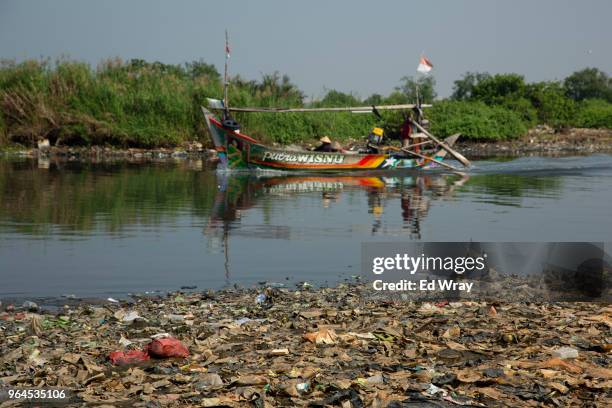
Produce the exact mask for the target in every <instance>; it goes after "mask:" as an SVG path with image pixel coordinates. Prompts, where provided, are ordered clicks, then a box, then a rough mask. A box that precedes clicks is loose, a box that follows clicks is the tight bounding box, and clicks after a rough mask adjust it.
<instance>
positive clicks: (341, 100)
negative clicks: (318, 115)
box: [318, 89, 361, 106]
mask: <svg viewBox="0 0 612 408" xmlns="http://www.w3.org/2000/svg"><path fill="white" fill-rule="evenodd" d="M318 105H320V106H358V105H361V101H360V100H359V99H358V98H357V97H356V96H355V95H353V94H347V93H344V92H340V91H336V90H335V89H330V90H328V91H327V94H325V96H324V97H323V99H321V101H320V102H319V103H318Z"/></svg>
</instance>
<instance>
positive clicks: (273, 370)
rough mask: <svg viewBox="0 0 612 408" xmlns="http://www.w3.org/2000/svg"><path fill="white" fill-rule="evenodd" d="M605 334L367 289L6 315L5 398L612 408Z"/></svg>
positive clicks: (184, 298) (175, 299)
mask: <svg viewBox="0 0 612 408" xmlns="http://www.w3.org/2000/svg"><path fill="white" fill-rule="evenodd" d="M258 295H264V296H265V297H264V298H263V301H262V302H261V303H258V302H256V301H254V300H255V299H257V297H258ZM24 307H25V306H24ZM493 310H495V312H492V311H493ZM169 316H181V317H182V318H181V319H179V318H169ZM611 330H612V307H610V306H607V305H602V304H595V303H578V302H574V303H570V302H567V303H535V302H515V303H503V302H496V303H495V306H492V305H491V304H488V303H486V302H478V301H474V300H470V301H462V300H461V299H453V301H450V302H449V301H439V302H437V303H429V302H415V301H399V300H389V299H385V298H379V297H374V296H371V292H369V291H368V288H367V287H366V286H365V285H363V284H351V285H349V284H341V285H338V286H337V287H333V288H320V289H310V290H304V288H303V287H302V286H300V287H299V289H298V290H290V289H287V288H282V287H266V288H265V290H262V289H261V288H259V289H258V290H244V289H235V288H233V289H226V290H222V291H218V292H215V293H211V292H203V293H197V292H194V293H174V294H168V295H166V296H162V295H158V296H143V297H136V301H135V302H133V303H130V304H128V303H127V302H124V301H116V302H110V301H109V302H104V305H103V306H99V305H89V304H81V305H78V306H75V307H65V308H62V309H61V310H59V311H57V312H56V313H55V314H53V313H50V312H49V311H45V310H44V309H43V310H42V311H38V312H37V313H31V312H29V311H23V310H15V308H14V307H8V308H5V310H4V311H3V312H2V319H0V336H2V338H3V341H2V342H0V386H4V387H7V386H10V387H43V386H44V387H64V388H68V389H71V390H73V391H74V394H75V398H76V399H75V402H74V404H73V406H77V405H78V406H82V405H104V404H106V405H115V406H151V407H153V406H172V407H174V406H184V405H194V406H230V407H241V406H248V405H251V406H259V407H268V406H269V407H271V406H307V405H308V404H310V405H312V406H329V407H366V406H367V407H370V406H373V407H395V406H397V407H399V406H448V407H450V406H461V405H469V406H498V405H505V406H548V405H551V406H572V405H574V406H579V405H584V404H588V405H591V406H610V405H611V403H612V400H611V397H610V395H611V394H610V393H611V391H612V369H610V363H611V358H610V352H611V351H612V346H611V343H610V334H611ZM69 406H72V405H69Z"/></svg>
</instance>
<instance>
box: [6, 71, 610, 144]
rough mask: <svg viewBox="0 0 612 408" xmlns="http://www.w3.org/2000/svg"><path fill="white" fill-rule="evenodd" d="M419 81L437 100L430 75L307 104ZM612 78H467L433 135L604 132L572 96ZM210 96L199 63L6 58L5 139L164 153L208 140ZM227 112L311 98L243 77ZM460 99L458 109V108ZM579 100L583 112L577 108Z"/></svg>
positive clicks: (275, 128)
mask: <svg viewBox="0 0 612 408" xmlns="http://www.w3.org/2000/svg"><path fill="white" fill-rule="evenodd" d="M417 85H418V88H419V93H420V95H421V97H422V98H421V99H422V101H423V102H424V103H431V102H432V101H433V99H434V98H435V97H436V93H435V79H434V77H432V76H419V77H418V78H416V77H403V78H402V79H401V83H400V86H398V87H397V88H396V89H395V90H394V91H393V92H392V93H391V94H389V95H387V96H383V95H379V94H373V95H371V96H370V97H368V98H367V99H366V100H364V101H361V100H360V98H359V97H357V96H356V95H354V94H352V93H344V92H340V91H337V90H333V89H332V90H329V91H328V92H327V93H326V95H325V97H324V98H323V99H322V100H320V101H317V102H314V103H311V104H310V105H309V106H326V107H327V106H329V107H331V106H353V105H381V104H404V103H412V102H415V101H416V89H417ZM611 89H612V85H611V82H610V78H609V77H608V76H607V75H606V74H605V73H603V72H601V71H599V70H596V69H594V68H589V69H586V70H583V71H579V72H576V73H574V74H572V75H571V76H570V77H568V78H567V79H566V80H565V81H564V82H563V84H561V83H560V82H540V83H532V84H526V83H525V80H524V78H523V77H522V76H520V75H517V74H499V75H493V76H491V75H489V74H486V73H471V72H468V73H466V74H465V75H464V76H463V78H462V79H460V80H457V81H455V87H454V92H453V96H452V99H453V101H454V102H442V103H439V104H438V103H436V107H435V108H434V109H433V110H432V111H431V115H430V114H429V113H428V112H426V115H430V116H431V119H432V125H433V130H434V131H435V132H440V133H441V134H442V135H446V134H451V133H455V132H462V133H463V134H465V135H467V136H468V137H473V138H489V139H506V138H511V137H516V136H518V135H520V134H522V133H524V132H525V131H526V129H527V128H528V127H531V126H533V125H535V124H537V123H546V124H549V125H551V126H554V127H556V128H560V127H565V126H570V125H576V124H578V125H579V126H589V127H590V126H593V127H609V126H610V125H609V123H610V122H609V107H608V105H606V104H605V103H604V102H602V101H601V100H600V101H596V102H592V101H588V102H584V103H579V104H577V103H576V102H574V101H573V100H572V99H570V98H568V96H567V95H569V96H571V98H574V99H576V100H582V99H584V98H588V97H591V96H593V95H595V96H597V97H599V98H600V99H602V100H605V99H607V100H611V98H612V92H611V91H610V90H611ZM207 97H211V98H222V97H223V84H222V81H221V75H220V74H219V71H218V70H217V69H216V68H215V66H214V65H211V64H208V63H206V62H204V61H201V60H200V61H193V62H190V63H186V64H183V65H173V64H164V63H161V62H147V61H144V60H138V59H134V60H130V61H128V62H122V61H121V60H118V59H110V60H106V61H102V62H101V63H100V64H99V65H98V66H97V67H96V68H95V69H92V68H91V67H90V66H89V65H87V64H84V63H81V62H75V61H68V60H59V61H57V62H55V63H51V62H50V61H49V60H40V61H24V62H21V63H15V62H12V61H0V144H5V143H23V144H27V145H35V144H36V142H37V140H38V139H40V138H48V139H49V140H50V142H51V143H52V144H59V145H62V144H65V145H88V144H98V145H116V146H123V147H128V146H140V147H158V146H174V145H179V144H181V143H183V142H185V141H187V140H193V139H198V138H203V139H204V140H205V141H207V140H208V138H207V135H206V130H205V129H204V121H203V120H202V115H201V112H200V105H202V104H204V103H205V101H206V98H207ZM229 99H230V105H232V106H260V107H301V106H304V99H305V97H304V93H303V92H302V91H301V90H300V89H299V88H298V87H297V86H296V85H295V84H294V83H292V82H291V80H290V79H289V77H288V76H286V75H281V74H279V73H278V72H274V73H272V74H266V75H263V76H262V78H261V79H260V80H246V79H243V78H241V77H240V76H238V75H236V76H234V77H232V78H231V80H230V87H229ZM459 102H461V103H459ZM577 105H579V106H577ZM383 114H384V116H385V118H386V122H387V125H386V126H384V127H385V129H386V132H391V133H392V131H393V129H392V127H393V125H395V127H397V126H399V124H400V123H401V115H400V114H399V113H397V112H396V113H393V112H384V113H383ZM236 116H237V119H238V120H239V121H240V122H241V123H242V127H243V129H244V130H245V132H246V133H247V134H252V135H253V136H255V137H257V138H260V139H262V140H264V141H267V142H281V143H296V142H301V141H305V140H314V139H315V138H318V137H320V136H322V135H328V136H330V137H331V138H334V139H339V140H343V139H347V138H349V137H352V138H354V137H358V138H359V137H362V136H365V135H366V134H367V133H368V132H369V130H370V129H371V128H372V127H373V126H383V125H384V124H383V123H381V121H379V120H377V119H376V118H375V117H374V116H373V115H354V114H350V113H313V114H293V115H287V114H282V115H281V114H279V115H271V114H242V115H236Z"/></svg>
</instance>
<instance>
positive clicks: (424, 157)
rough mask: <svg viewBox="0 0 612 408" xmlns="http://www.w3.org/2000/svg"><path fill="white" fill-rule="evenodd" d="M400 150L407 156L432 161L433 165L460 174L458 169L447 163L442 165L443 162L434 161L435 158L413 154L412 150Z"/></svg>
mask: <svg viewBox="0 0 612 408" xmlns="http://www.w3.org/2000/svg"><path fill="white" fill-rule="evenodd" d="M401 150H402V151H403V152H406V153H409V154H411V155H413V156H417V157H420V158H421V159H425V160H429V161H432V162H434V163H437V164H439V165H440V166H444V167H446V168H449V169H451V170H453V171H457V172H460V173H461V169H459V168H457V167H455V166H451V165H450V164H448V163H444V162H443V161H440V160H438V159H435V158H433V157H429V156H425V155H424V154H420V153H417V152H413V151H412V150H408V149H401Z"/></svg>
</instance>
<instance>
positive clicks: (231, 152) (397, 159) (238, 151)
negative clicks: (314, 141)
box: [202, 108, 445, 173]
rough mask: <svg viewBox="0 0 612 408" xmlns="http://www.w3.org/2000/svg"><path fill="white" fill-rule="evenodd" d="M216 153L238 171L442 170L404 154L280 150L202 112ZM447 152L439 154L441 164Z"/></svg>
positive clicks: (222, 160)
mask: <svg viewBox="0 0 612 408" xmlns="http://www.w3.org/2000/svg"><path fill="white" fill-rule="evenodd" d="M202 110H203V112H204V116H205V118H206V123H207V125H208V129H209V131H210V134H211V137H212V140H213V143H214V145H215V150H216V151H217V154H218V156H219V159H220V161H221V163H222V165H224V166H227V167H228V168H234V169H261V170H281V171H302V172H304V171H306V172H317V173H338V172H364V171H366V172H367V171H377V170H382V171H389V170H397V169H428V168H434V167H438V165H437V164H436V163H434V162H431V161H429V160H426V159H414V158H410V157H406V156H404V155H401V154H351V153H340V152H338V153H327V152H316V151H289V150H283V149H276V148H272V147H269V146H266V145H264V144H261V143H259V142H258V141H257V140H255V139H253V138H251V137H249V136H247V135H244V134H242V133H240V132H238V131H232V130H229V129H226V128H224V127H223V125H222V124H221V122H219V121H218V120H217V119H216V118H215V117H214V116H213V115H212V114H211V113H210V112H208V111H207V110H206V109H204V108H202ZM444 155H445V152H444V151H440V152H438V153H437V154H436V156H435V158H436V159H437V160H442V159H443V158H444Z"/></svg>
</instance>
